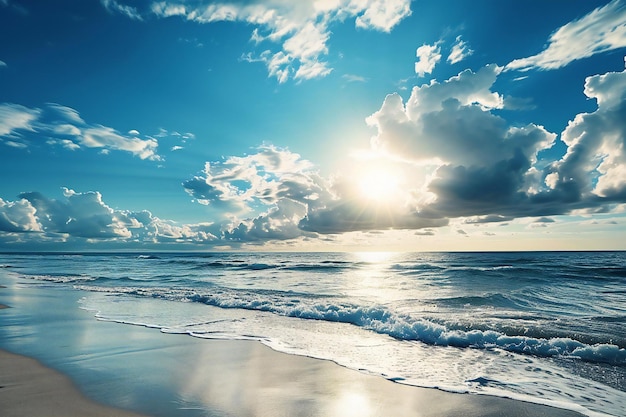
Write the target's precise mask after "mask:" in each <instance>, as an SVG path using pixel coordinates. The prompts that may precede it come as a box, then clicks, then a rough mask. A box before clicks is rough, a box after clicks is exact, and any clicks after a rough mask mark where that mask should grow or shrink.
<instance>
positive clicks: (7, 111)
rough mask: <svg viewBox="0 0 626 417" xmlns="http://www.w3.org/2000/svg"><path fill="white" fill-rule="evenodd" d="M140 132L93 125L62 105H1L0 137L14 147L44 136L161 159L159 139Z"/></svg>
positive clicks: (78, 145)
mask: <svg viewBox="0 0 626 417" xmlns="http://www.w3.org/2000/svg"><path fill="white" fill-rule="evenodd" d="M138 134H139V132H136V131H131V132H129V135H130V137H129V136H127V135H124V134H121V133H120V132H118V131H116V130H115V129H113V128H111V127H107V126H102V125H98V124H89V123H87V122H85V121H84V120H83V119H82V118H81V117H80V114H79V113H78V112H77V111H76V110H74V109H72V108H69V107H66V106H61V105H58V104H46V105H45V106H44V107H43V108H42V109H31V108H27V107H24V106H21V105H19V104H13V103H2V104H0V140H3V139H4V141H5V142H4V143H5V144H8V145H10V146H12V144H16V145H19V146H20V147H26V146H27V144H28V143H29V142H31V140H30V139H31V138H34V137H41V136H44V137H46V138H47V143H48V144H53V145H54V144H57V145H60V146H62V147H64V148H66V149H69V150H76V149H79V148H99V149H102V150H103V151H104V152H109V151H124V152H130V153H132V154H133V155H135V156H137V157H139V158H141V159H149V160H160V159H161V158H160V156H159V155H158V154H157V152H156V150H157V147H158V142H157V140H156V139H154V138H150V137H147V138H146V139H140V138H139V137H137V136H138ZM8 139H10V141H9V140H8ZM16 140H19V142H16Z"/></svg>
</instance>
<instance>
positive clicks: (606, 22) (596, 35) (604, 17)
mask: <svg viewBox="0 0 626 417" xmlns="http://www.w3.org/2000/svg"><path fill="white" fill-rule="evenodd" d="M623 47H626V1H624V0H613V1H611V2H610V3H609V4H607V5H605V6H602V7H598V8H597V9H595V10H593V11H592V12H590V13H589V14H587V15H585V16H583V17H582V18H580V19H578V20H574V21H572V22H569V23H567V24H566V25H564V26H562V27H560V28H559V29H558V30H557V31H556V32H554V33H553V34H552V35H551V36H550V39H549V41H548V45H547V47H546V49H544V50H543V51H541V52H540V53H539V54H537V55H533V56H530V57H527V58H520V59H516V60H514V61H512V62H510V63H509V64H508V65H507V66H506V69H507V70H515V69H517V70H529V69H533V68H537V69H544V70H549V69H557V68H561V67H564V66H566V65H567V64H569V63H570V62H572V61H576V60H579V59H582V58H587V57H590V56H592V55H595V54H598V53H602V52H607V51H611V50H615V49H618V48H623Z"/></svg>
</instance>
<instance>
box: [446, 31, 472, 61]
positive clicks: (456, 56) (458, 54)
mask: <svg viewBox="0 0 626 417" xmlns="http://www.w3.org/2000/svg"><path fill="white" fill-rule="evenodd" d="M473 53H474V51H473V50H471V49H470V48H469V47H468V46H467V42H465V41H463V40H462V39H461V36H460V35H459V36H457V37H456V41H455V43H454V45H452V50H451V51H450V55H448V59H447V61H448V62H449V63H450V64H456V63H459V62H461V61H463V60H464V59H465V58H467V57H468V56H470V55H472V54H473Z"/></svg>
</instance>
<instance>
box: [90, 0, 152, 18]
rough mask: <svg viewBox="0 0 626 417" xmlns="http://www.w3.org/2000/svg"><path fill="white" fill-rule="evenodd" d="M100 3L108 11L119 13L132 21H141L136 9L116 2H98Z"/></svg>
mask: <svg viewBox="0 0 626 417" xmlns="http://www.w3.org/2000/svg"><path fill="white" fill-rule="evenodd" d="M100 3H102V5H103V6H104V7H105V8H106V9H107V10H108V11H109V12H117V13H121V14H123V15H124V16H126V17H128V18H130V19H134V20H143V18H142V17H141V15H140V14H139V12H138V11H137V8H136V7H132V6H126V5H123V4H120V3H119V2H117V1H116V0H100Z"/></svg>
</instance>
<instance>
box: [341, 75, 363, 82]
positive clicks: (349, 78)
mask: <svg viewBox="0 0 626 417" xmlns="http://www.w3.org/2000/svg"><path fill="white" fill-rule="evenodd" d="M341 78H343V79H344V80H346V81H347V82H349V83H364V82H367V78H365V77H362V76H360V75H355V74H343V75H342V76H341Z"/></svg>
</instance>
